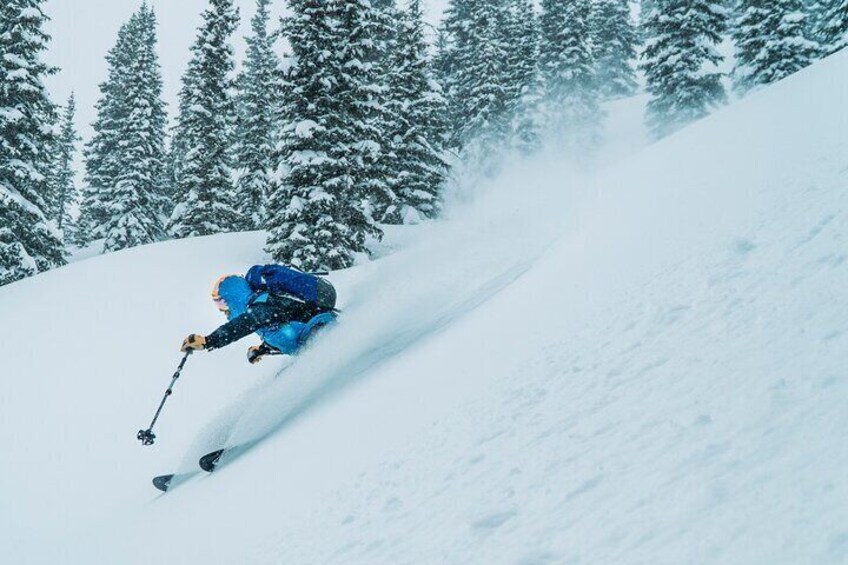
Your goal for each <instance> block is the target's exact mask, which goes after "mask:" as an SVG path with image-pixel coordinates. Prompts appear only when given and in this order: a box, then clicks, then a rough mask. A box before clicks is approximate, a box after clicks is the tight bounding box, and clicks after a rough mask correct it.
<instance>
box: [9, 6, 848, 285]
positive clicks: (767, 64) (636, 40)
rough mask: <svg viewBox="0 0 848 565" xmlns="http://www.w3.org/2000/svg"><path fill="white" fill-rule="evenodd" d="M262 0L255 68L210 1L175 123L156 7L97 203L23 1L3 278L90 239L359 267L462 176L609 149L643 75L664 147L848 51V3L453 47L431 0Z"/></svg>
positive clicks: (468, 34)
mask: <svg viewBox="0 0 848 565" xmlns="http://www.w3.org/2000/svg"><path fill="white" fill-rule="evenodd" d="M256 1H257V10H256V13H255V15H254V17H253V19H252V21H251V24H252V25H251V32H250V36H249V37H248V38H247V46H248V49H247V56H246V60H245V61H244V64H243V67H242V70H241V72H240V73H239V74H238V75H236V74H235V69H236V62H235V56H234V52H233V48H232V45H231V41H232V36H233V34H234V33H235V30H236V29H237V26H238V23H239V13H238V10H237V9H236V8H235V6H234V4H233V0H209V4H208V7H207V9H206V10H205V11H204V13H203V23H202V25H201V26H200V28H199V29H198V33H197V38H196V41H195V43H194V45H193V47H192V58H191V62H190V63H189V66H188V68H187V69H186V71H185V73H184V76H183V81H182V89H181V91H180V97H179V106H178V108H176V110H177V119H176V125H175V126H174V127H173V129H172V130H171V131H170V132H169V131H168V127H167V116H166V108H165V104H164V102H163V100H162V88H163V87H162V77H161V70H160V63H159V59H158V56H157V22H156V16H155V14H154V12H153V9H152V8H151V7H150V6H149V5H148V4H147V3H146V2H145V3H143V4H142V6H141V7H140V8H139V10H138V11H137V12H136V13H135V14H134V15H133V16H132V17H131V18H130V20H129V21H128V22H127V23H126V24H125V25H124V26H122V27H121V29H120V31H119V33H118V37H117V41H116V43H115V45H114V47H113V48H112V49H111V50H110V51H109V53H108V55H107V57H106V60H107V62H108V66H109V73H108V77H107V79H106V81H105V82H104V83H103V84H101V85H100V93H101V97H100V100H99V101H98V104H97V112H98V115H97V119H96V121H95V122H94V124H93V129H94V135H93V136H92V138H91V139H89V140H88V141H87V142H86V144H85V149H84V157H85V183H84V188H83V189H82V190H81V191H78V190H77V189H76V187H75V182H74V179H75V176H76V175H75V171H74V168H73V162H74V156H75V154H76V145H77V144H78V142H79V141H80V140H79V138H78V136H77V134H76V131H75V128H74V123H73V122H74V114H75V101H74V99H73V97H72V98H71V99H70V100H69V101H68V103H67V105H66V106H65V107H64V108H61V107H59V106H57V105H55V104H54V103H53V102H51V100H50V98H49V96H48V94H47V92H46V91H45V89H44V87H43V79H44V77H45V76H47V75H49V74H51V73H53V72H55V69H52V68H50V67H48V66H47V65H45V64H44V63H43V61H42V55H43V52H44V50H45V49H46V48H47V45H48V42H49V39H50V38H49V37H48V36H47V35H46V34H45V33H44V30H43V27H44V24H45V22H46V21H47V17H46V16H45V15H44V13H43V11H42V5H43V2H44V0H7V1H5V2H4V3H3V7H2V8H0V284H5V283H8V282H12V281H15V280H18V279H20V278H23V277H26V276H30V275H33V274H35V273H38V272H41V271H44V270H47V269H50V268H53V267H56V266H60V265H62V264H63V263H64V262H65V261H66V260H67V251H66V249H67V245H68V244H69V243H75V244H77V245H83V244H87V243H89V242H92V241H94V240H102V241H103V246H104V250H105V251H113V250H119V249H124V248H127V247H133V246H136V245H142V244H146V243H151V242H155V241H159V240H162V239H165V238H174V237H177V238H179V237H190V236H198V235H211V234H218V233H223V232H233V231H245V230H256V229H262V230H266V231H267V233H268V240H267V250H268V251H269V252H271V254H272V255H273V256H274V258H275V259H276V260H279V261H283V262H287V263H290V264H293V265H295V266H297V267H300V268H303V269H327V268H329V269H338V268H344V267H347V266H349V265H351V264H352V263H353V262H354V261H355V259H356V257H357V256H359V255H362V254H367V253H368V244H369V241H372V240H374V239H376V238H380V237H381V235H382V226H384V225H386V224H404V223H417V222H420V221H424V220H427V219H431V218H434V217H436V216H438V214H439V213H440V211H441V209H442V203H443V191H444V187H445V184H446V179H447V178H448V175H449V172H450V167H451V166H454V165H456V164H460V163H461V164H463V166H470V167H474V168H478V169H479V170H482V171H484V172H486V171H493V170H496V168H497V164H498V162H499V161H500V159H501V157H502V156H503V155H504V154H509V153H514V154H518V155H528V154H531V153H533V152H535V151H538V150H539V149H540V148H541V147H542V146H543V145H546V144H552V145H553V146H555V147H559V148H560V150H561V151H562V152H564V154H566V155H572V156H574V157H577V158H582V157H585V156H591V154H592V152H593V151H594V150H595V149H596V148H597V147H598V146H599V144H600V143H601V140H602V136H603V125H604V119H605V112H604V104H605V103H606V102H607V101H610V100H612V99H616V98H621V97H627V96H631V95H633V94H635V93H636V92H637V90H638V88H639V84H638V82H639V81H638V80H637V70H639V69H640V70H641V71H642V72H643V75H644V81H645V89H646V90H647V93H648V94H649V102H648V106H647V113H646V123H647V124H648V126H649V127H650V129H651V131H652V132H653V134H654V135H655V136H656V137H662V136H665V135H667V134H669V133H672V132H674V131H675V130H677V129H679V128H681V127H684V126H685V125H687V124H689V123H691V122H692V121H694V120H697V119H699V118H701V117H704V116H706V115H707V114H709V113H710V112H711V111H712V110H713V109H715V108H716V107H718V106H719V105H721V104H724V103H725V101H726V100H727V97H728V95H727V92H726V90H725V89H726V84H727V83H728V82H731V83H732V85H733V87H734V90H735V91H736V92H737V93H739V94H745V93H747V92H749V91H751V90H754V89H756V88H758V87H760V86H762V85H765V84H769V83H772V82H775V81H777V80H780V79H782V78H785V77H786V76H789V75H791V74H792V73H794V72H796V71H798V70H800V69H802V68H804V67H805V66H807V65H809V64H810V63H811V62H813V61H815V60H816V59H818V58H821V57H824V56H827V55H829V54H831V53H834V52H835V51H837V50H839V49H842V48H844V47H845V46H846V45H848V0H769V1H766V0H733V1H732V2H728V1H726V0H643V2H642V5H641V15H640V17H639V23H638V27H637V25H636V23H635V22H633V21H631V3H630V2H628V0H570V1H568V2H563V1H561V0H541V2H540V3H539V4H538V7H537V3H536V2H534V0H452V1H451V2H450V4H449V6H448V9H447V11H446V13H445V17H444V20H443V22H442V24H441V26H440V27H439V29H438V30H436V33H435V34H433V33H430V31H429V30H428V28H426V26H425V24H424V22H423V19H422V7H421V2H420V0H403V2H402V3H401V4H399V3H398V2H397V1H396V0H288V8H289V12H290V15H289V16H287V17H286V18H285V19H284V20H283V21H282V23H281V25H280V26H277V25H276V24H275V23H274V22H272V21H271V16H270V11H271V10H270V9H271V7H272V5H273V3H272V0H256ZM281 1H282V0H281ZM431 37H432V39H433V40H434V43H433V45H430V44H429V39H430V38H431ZM728 37H730V38H732V40H733V42H734V44H735V46H736V56H735V67H734V69H733V71H732V73H731V75H730V77H725V76H724V75H723V74H722V68H723V64H724V61H723V56H722V52H721V51H720V50H719V44H720V43H721V42H722V41H724V40H725V39H726V38H728ZM281 45H286V46H287V51H286V52H282V51H281V50H280V46H281ZM637 60H638V65H637ZM727 78H729V79H731V80H730V81H728V80H725V79H727ZM168 138H169V139H170V142H169V143H167V145H166V141H168ZM77 202H78V203H79V209H80V213H79V215H78V217H76V218H75V217H74V215H75V214H72V211H73V210H74V208H75V206H76V203H77Z"/></svg>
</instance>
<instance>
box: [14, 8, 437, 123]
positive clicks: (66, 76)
mask: <svg viewBox="0 0 848 565" xmlns="http://www.w3.org/2000/svg"><path fill="white" fill-rule="evenodd" d="M0 1H2V0H0ZM401 2H402V0H401ZM150 3H151V4H152V5H153V6H154V8H155V10H156V14H157V16H158V18H159V56H160V59H161V62H162V73H163V78H164V81H165V99H166V101H167V102H168V106H169V111H173V109H174V108H175V107H176V103H177V93H178V92H179V89H180V77H181V76H182V73H183V71H184V70H185V67H186V65H187V64H188V61H189V56H190V53H189V48H190V47H191V44H192V43H193V41H194V38H195V35H196V34H195V32H196V30H197V27H198V26H199V25H200V14H201V12H202V11H203V10H204V9H205V8H206V6H207V5H208V0H150ZM236 4H237V5H238V6H239V8H240V9H241V29H240V30H239V32H238V33H237V34H236V37H235V38H234V45H235V46H236V50H237V53H238V54H239V57H241V55H242V54H243V52H244V39H243V38H244V36H245V35H246V34H248V33H249V31H250V18H251V17H252V16H253V13H254V12H255V10H256V8H255V0H236ZM273 4H274V15H275V20H276V19H277V18H278V17H279V16H282V15H283V8H284V5H285V2H284V0H276V1H275V2H274V3H273ZM446 4H447V0H429V1H426V0H425V5H426V9H427V17H428V19H429V20H430V22H431V23H436V22H437V21H438V19H439V17H440V16H441V12H442V10H443V8H444V5H446ZM140 5H141V0H47V2H46V3H45V6H44V10H45V12H46V13H47V15H48V16H49V17H50V18H51V19H52V21H51V22H50V24H49V25H48V28H47V31H48V32H49V33H50V34H51V35H52V36H53V41H52V43H51V46H50V51H49V52H48V53H47V57H46V58H47V61H48V62H49V63H50V64H52V65H55V66H57V67H59V68H60V69H61V70H60V71H59V73H58V74H57V75H56V76H53V77H50V78H49V79H48V82H47V85H48V88H49V89H50V92H51V94H52V95H53V99H54V100H55V101H56V102H58V103H61V104H64V103H65V101H66V100H67V98H68V96H69V95H70V93H71V91H74V92H76V95H77V107H78V110H77V127H78V130H79V132H80V134H81V135H82V136H83V138H85V139H86V140H88V139H89V137H90V136H91V123H92V122H93V121H94V118H95V117H96V113H95V110H94V105H95V103H96V102H97V99H98V97H99V90H98V85H99V84H100V83H101V82H103V81H104V80H105V78H106V71H107V69H106V61H105V58H104V57H105V55H106V52H107V51H108V50H109V49H110V48H111V47H112V46H113V45H114V43H115V40H116V38H117V34H118V29H119V28H120V27H121V24H123V23H124V22H125V21H127V20H128V19H129V17H130V16H131V15H132V13H133V12H134V11H135V10H136V9H137V8H138V7H139V6H140ZM275 25H276V24H275Z"/></svg>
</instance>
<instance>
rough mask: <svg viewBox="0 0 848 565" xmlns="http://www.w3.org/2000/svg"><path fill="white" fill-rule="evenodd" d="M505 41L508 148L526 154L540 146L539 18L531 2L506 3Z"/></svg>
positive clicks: (521, 0) (515, 1)
mask: <svg viewBox="0 0 848 565" xmlns="http://www.w3.org/2000/svg"><path fill="white" fill-rule="evenodd" d="M506 17H507V25H505V26H504V27H503V33H504V34H505V37H504V42H505V44H506V45H509V46H511V48H510V49H509V50H508V51H507V57H508V58H507V61H506V64H505V69H504V70H505V73H506V88H507V92H508V94H509V99H510V104H509V106H510V109H509V113H510V114H511V120H512V125H511V130H512V131H511V135H512V139H511V140H510V142H511V145H512V146H513V147H514V148H515V149H516V150H518V152H519V153H521V154H524V155H528V154H531V153H534V152H535V151H537V150H538V149H539V148H540V147H541V145H542V144H541V131H542V129H543V125H542V123H541V119H542V116H541V101H542V77H541V74H540V68H539V18H538V16H537V15H536V10H535V7H534V1H533V0H509V2H508V4H507V14H506Z"/></svg>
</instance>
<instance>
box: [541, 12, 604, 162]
mask: <svg viewBox="0 0 848 565" xmlns="http://www.w3.org/2000/svg"><path fill="white" fill-rule="evenodd" d="M591 17H592V2H591V0H573V1H571V2H561V1H559V0H542V15H541V31H542V40H541V54H540V64H541V68H542V76H543V78H544V81H545V98H546V104H547V112H548V114H549V123H550V124H551V126H552V127H553V133H554V137H555V139H558V140H559V142H560V143H561V144H562V145H563V146H564V147H566V148H568V149H570V150H572V151H573V152H574V153H575V154H577V155H580V154H586V153H591V152H592V150H593V149H595V148H597V146H598V145H599V144H600V141H601V131H602V128H603V120H604V112H603V110H602V109H601V107H600V91H599V88H598V81H597V77H596V75H595V59H594V55H593V52H592V34H591Z"/></svg>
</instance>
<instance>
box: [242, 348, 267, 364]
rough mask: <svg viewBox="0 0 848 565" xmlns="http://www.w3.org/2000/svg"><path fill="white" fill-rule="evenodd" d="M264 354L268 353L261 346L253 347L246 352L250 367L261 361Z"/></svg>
mask: <svg viewBox="0 0 848 565" xmlns="http://www.w3.org/2000/svg"><path fill="white" fill-rule="evenodd" d="M266 353H268V351H267V350H266V349H265V348H264V347H262V346H261V345H253V346H251V347H250V348H248V350H247V361H248V362H249V363H250V364H251V365H256V364H257V363H259V362H260V361H262V357H264V356H265V354H266Z"/></svg>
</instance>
